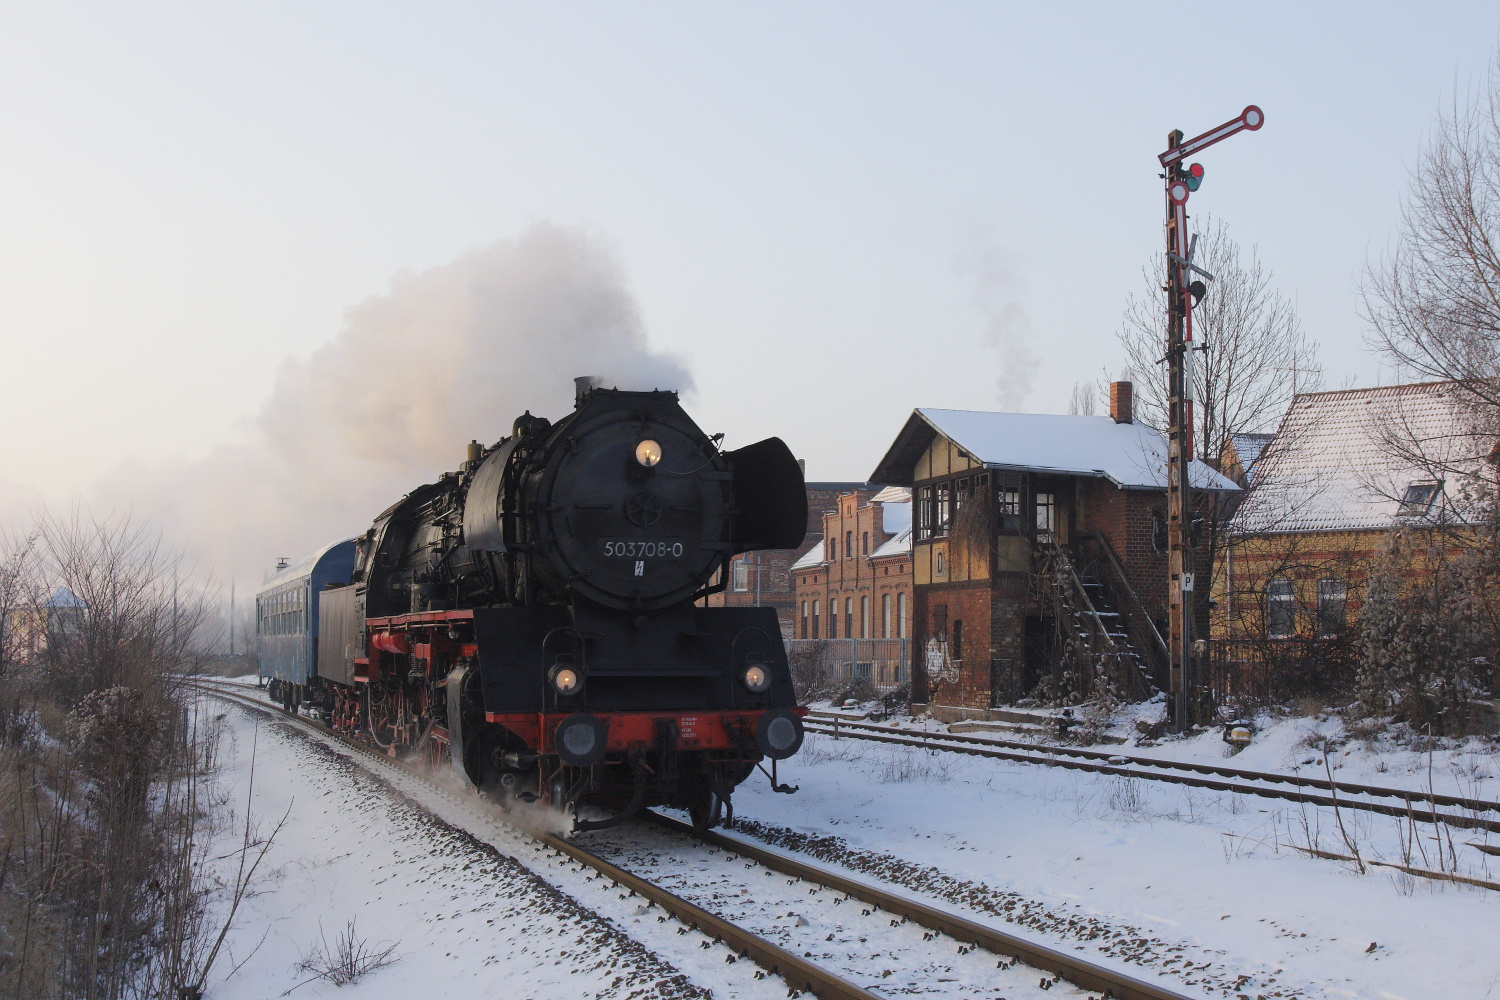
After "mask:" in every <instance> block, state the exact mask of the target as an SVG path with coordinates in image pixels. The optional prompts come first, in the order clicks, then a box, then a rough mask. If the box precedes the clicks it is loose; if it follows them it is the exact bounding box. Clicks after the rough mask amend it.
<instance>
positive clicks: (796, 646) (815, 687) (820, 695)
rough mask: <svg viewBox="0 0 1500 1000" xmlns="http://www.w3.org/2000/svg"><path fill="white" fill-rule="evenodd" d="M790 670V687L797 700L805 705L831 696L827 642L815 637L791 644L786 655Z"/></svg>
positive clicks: (831, 686) (831, 679) (831, 681)
mask: <svg viewBox="0 0 1500 1000" xmlns="http://www.w3.org/2000/svg"><path fill="white" fill-rule="evenodd" d="M787 661H788V665H789V666H790V667H791V671H792V689H793V690H794V691H795V692H796V693H797V702H798V704H801V705H806V704H808V703H809V702H814V701H820V700H822V699H824V698H831V697H833V694H834V691H833V678H832V677H831V676H830V673H831V672H830V671H829V669H828V642H827V640H824V639H816V640H813V641H811V642H797V643H793V644H792V650H791V653H790V654H789V655H788V657H787Z"/></svg>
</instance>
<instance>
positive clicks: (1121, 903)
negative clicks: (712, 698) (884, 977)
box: [736, 736, 1500, 1000]
mask: <svg viewBox="0 0 1500 1000" xmlns="http://www.w3.org/2000/svg"><path fill="white" fill-rule="evenodd" d="M1221 745H1222V744H1221ZM784 775H787V776H789V777H787V778H784V780H791V781H793V782H794V783H797V784H799V785H800V786H801V791H800V792H799V793H798V794H796V795H792V796H787V795H778V794H774V793H773V792H772V791H771V790H770V788H769V787H768V786H767V783H766V782H765V781H764V780H760V781H752V782H748V783H747V784H746V785H745V786H743V787H742V789H741V791H740V792H739V793H738V794H737V795H736V807H737V810H738V813H739V815H740V816H741V817H744V818H745V819H747V820H751V821H753V822H748V823H744V824H742V825H741V827H740V829H741V831H742V832H744V833H746V834H749V835H753V836H756V837H757V838H758V839H763V840H766V841H769V842H771V843H773V844H780V845H783V846H789V847H792V848H795V849H799V850H804V851H809V852H811V853H812V854H814V856H817V857H822V858H824V859H827V860H840V859H842V860H843V861H844V862H845V863H846V864H847V865H848V866H849V867H851V868H852V869H853V870H855V871H864V872H867V873H879V874H880V875H881V876H882V877H885V878H888V879H893V880H895V881H898V882H901V883H902V884H906V885H908V886H909V887H913V888H915V889H918V890H919V891H923V892H926V893H929V894H932V896H933V898H947V899H950V900H968V901H970V902H971V903H973V904H975V905H976V912H977V913H979V914H981V915H985V914H986V911H988V916H989V919H991V920H994V919H1005V918H1007V917H1008V918H1010V919H1011V920H1012V921H1013V923H1012V924H1011V925H1010V929H1012V930H1022V931H1025V930H1028V929H1030V930H1033V931H1034V932H1036V933H1039V934H1043V935H1047V936H1050V937H1051V939H1052V940H1054V941H1055V940H1058V939H1059V937H1060V938H1061V939H1063V940H1065V941H1068V942H1070V943H1073V944H1076V945H1078V946H1081V947H1082V948H1083V950H1084V951H1085V952H1094V953H1095V954H1094V955H1092V956H1090V957H1094V958H1096V959H1097V960H1098V961H1100V962H1101V963H1104V964H1109V963H1110V962H1111V961H1124V962H1126V964H1125V965H1124V966H1122V967H1124V968H1132V969H1134V971H1135V974H1137V975H1141V974H1142V973H1148V972H1152V971H1156V970H1159V969H1167V970H1173V971H1174V976H1173V978H1174V979H1175V980H1176V982H1175V984H1174V985H1175V987H1176V988H1178V989H1182V990H1184V991H1187V992H1191V991H1192V990H1194V989H1197V990H1200V991H1202V992H1203V993H1204V994H1205V995H1210V996H1226V997H1235V996H1241V995H1243V996H1247V997H1257V996H1266V997H1273V996H1317V997H1370V998H1391V997H1406V998H1412V1000H1415V998H1418V997H1434V996H1444V997H1475V998H1478V997H1484V996H1487V995H1496V996H1500V993H1495V994H1491V992H1490V991H1491V989H1492V988H1497V989H1500V987H1497V983H1500V950H1497V949H1496V948H1495V946H1494V939H1495V931H1496V930H1497V929H1500V893H1496V892H1493V891H1488V890H1483V889H1477V888H1472V887H1465V886H1461V885H1455V884H1452V883H1444V882H1433V881H1430V880H1426V879H1413V878H1411V877H1410V876H1405V875H1401V874H1393V873H1392V872H1391V871H1390V870H1389V869H1378V868H1372V869H1368V872H1369V873H1368V874H1365V875H1360V874H1358V873H1357V872H1355V871H1352V870H1351V869H1350V866H1347V865H1343V864H1340V863H1338V862H1332V861H1327V860H1321V859H1316V858H1310V857H1308V856H1306V855H1305V854H1303V853H1300V852H1298V851H1297V850H1295V849H1293V848H1292V847H1290V846H1288V845H1299V846H1319V845H1321V846H1322V847H1323V848H1324V849H1328V850H1335V851H1338V852H1339V853H1344V839H1343V837H1342V836H1341V835H1340V833H1339V831H1338V827H1337V822H1336V818H1335V817H1334V816H1333V814H1332V813H1331V811H1329V810H1317V809H1313V808H1309V809H1306V810H1304V809H1302V808H1301V807H1299V806H1295V805H1285V804H1277V803H1275V802H1273V801H1270V800H1259V799H1252V800H1249V801H1247V800H1246V799H1245V798H1243V797H1238V796H1232V795H1228V794H1220V793H1213V792H1205V791H1202V790H1197V789H1191V788H1184V787H1182V786H1177V785H1168V784H1163V783H1159V782H1149V781H1141V780H1135V779H1121V778H1115V777H1109V776H1101V775H1093V774H1087V773H1079V772H1074V771H1065V770H1061V769H1055V768H1046V767H1037V766H1035V765H1025V764H1014V763H1009V762H1005V761H997V760H981V759H975V758H970V757H964V756H960V755H956V754H949V753H942V752H938V753H929V752H925V751H921V750H914V749H911V748H906V747H893V746H888V745H884V744H877V743H870V742H865V741H859V740H853V739H848V738H844V739H837V740H836V739H834V738H832V737H826V736H810V737H809V738H808V741H807V743H806V744H805V745H804V748H803V751H802V754H801V755H800V756H799V757H798V758H797V760H796V762H795V766H794V767H788V768H786V769H785V771H784ZM1342 819H1343V821H1344V824H1345V828H1346V830H1347V831H1348V833H1349V836H1350V838H1351V839H1352V840H1353V841H1354V842H1355V843H1356V844H1357V845H1358V846H1359V847H1360V849H1361V852H1362V854H1364V856H1366V857H1370V856H1372V855H1373V856H1380V855H1384V856H1387V857H1389V856H1393V855H1394V856H1399V854H1400V851H1401V848H1400V846H1399V845H1400V843H1401V842H1402V841H1403V840H1404V836H1403V834H1402V832H1401V831H1399V825H1398V824H1397V822H1396V821H1395V820H1394V819H1390V818H1386V817H1372V816H1370V815H1369V814H1352V813H1350V812H1347V811H1346V812H1344V814H1343V816H1342ZM1416 836H1417V837H1418V838H1419V840H1420V842H1421V843H1422V847H1423V849H1424V850H1425V851H1426V852H1428V853H1429V854H1435V853H1436V850H1437V844H1436V843H1435V842H1434V841H1432V840H1431V839H1430V838H1431V837H1432V836H1433V831H1432V829H1431V828H1430V827H1428V828H1425V829H1423V828H1420V827H1419V828H1418V830H1417V831H1416ZM1457 843H1458V848H1457V849H1458V851H1459V852H1463V853H1460V858H1461V859H1462V860H1464V861H1465V862H1466V864H1467V865H1468V866H1469V867H1470V868H1471V869H1475V870H1479V871H1487V869H1485V867H1484V861H1485V856H1484V855H1482V854H1480V853H1479V852H1477V851H1475V850H1473V849H1472V848H1467V847H1464V846H1462V841H1461V840H1459V841H1457ZM1414 850H1415V848H1414ZM1420 862H1421V858H1420V856H1418V857H1417V863H1419V864H1420ZM1372 946H1373V947H1372ZM1205 963H1206V966H1205ZM1189 965H1191V966H1193V968H1192V970H1191V971H1190V972H1187V973H1182V972H1181V971H1180V970H1182V969H1184V968H1185V967H1187V966H1189ZM1241 977H1245V978H1243V979H1242V978H1241Z"/></svg>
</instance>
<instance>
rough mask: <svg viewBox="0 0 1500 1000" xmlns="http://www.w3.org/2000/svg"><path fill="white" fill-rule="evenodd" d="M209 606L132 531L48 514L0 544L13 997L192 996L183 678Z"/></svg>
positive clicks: (201, 782)
mask: <svg viewBox="0 0 1500 1000" xmlns="http://www.w3.org/2000/svg"><path fill="white" fill-rule="evenodd" d="M205 606H206V602H205V601H204V599H203V594H202V590H201V588H199V587H194V586H190V585H187V584H186V583H185V581H183V580H182V579H181V573H180V568H179V567H178V565H177V562H176V559H175V557H174V556H173V555H172V554H171V553H168V552H166V551H164V550H163V549H162V547H161V546H160V543H159V540H158V539H157V538H156V536H155V535H153V533H152V532H151V531H149V530H148V529H147V528H146V527H145V526H143V525H139V524H134V523H132V522H130V521H128V520H121V519H115V520H104V521H96V520H93V519H90V518H87V517H85V516H84V515H82V514H81V513H75V514H73V515H72V516H71V517H70V518H66V519H64V518H53V517H43V518H42V519H41V520H40V522H39V524H38V527H37V528H36V530H35V531H33V532H31V533H29V534H27V535H25V536H21V537H19V538H12V539H8V540H0V612H3V613H4V614H3V617H0V636H3V638H4V642H3V644H0V649H3V653H4V661H3V662H4V672H3V675H0V844H3V847H0V928H3V933H0V944H3V948H4V951H5V953H6V954H7V956H8V962H7V963H6V967H5V969H4V972H5V978H6V979H7V981H8V985H9V987H10V995H12V996H14V997H16V998H17V1000H31V998H37V1000H42V998H53V997H62V996H66V997H69V998H81V1000H95V998H101V1000H102V998H110V1000H114V998H121V997H158V996H160V997H171V998H173V1000H179V998H191V997H196V996H198V995H201V992H202V989H203V983H204V980H205V977H206V976H207V973H208V970H209V965H210V964H211V963H205V962H204V961H203V959H204V958H205V956H206V950H205V949H204V948H202V947H200V946H199V942H201V941H202V940H203V939H204V937H205V936H206V935H207V934H208V933H209V932H210V930H211V928H210V927H209V925H208V920H207V914H208V912H209V907H210V904H211V902H212V900H213V898H214V893H215V891H216V888H215V886H214V884H213V882H212V880H211V879H210V878H209V873H208V871H207V870H206V867H205V865H206V861H207V859H206V858H205V856H204V855H205V845H206V843H207V842H208V839H209V833H210V832H211V826H212V824H213V822H214V816H215V807H216V805H217V804H218V803H219V800H218V798H217V794H216V792H215V790H214V772H215V762H216V754H215V753H214V749H213V747H214V739H215V736H216V733H215V732H214V731H213V730H212V729H208V730H205V729H202V728H200V727H199V725H198V720H197V718H196V717H195V715H194V714H193V713H192V712H191V711H190V707H191V703H190V701H189V699H187V698H186V696H185V693H184V692H183V691H182V689H181V688H180V687H179V686H178V682H177V675H178V672H179V671H181V670H182V669H183V668H184V666H185V665H187V664H190V663H191V662H192V661H193V660H194V659H195V658H196V657H197V656H198V655H199V653H198V645H197V643H198V642H199V640H200V639H201V638H202V637H201V635H200V634H199V633H200V627H199V626H200V625H201V623H202V622H203V621H204V618H203V614H202V611H203V608H204V607H205ZM215 929H216V928H215Z"/></svg>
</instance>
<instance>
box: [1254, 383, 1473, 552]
mask: <svg viewBox="0 0 1500 1000" xmlns="http://www.w3.org/2000/svg"><path fill="white" fill-rule="evenodd" d="M1493 444H1494V435H1493V434H1484V433H1481V432H1479V431H1478V430H1477V429H1476V428H1475V426H1474V423H1473V421H1472V419H1471V418H1470V415H1469V412H1468V410H1467V408H1466V407H1465V405H1464V402H1463V400H1461V399H1460V398H1459V397H1458V395H1457V394H1456V393H1455V392H1454V391H1453V384H1452V383H1450V382H1426V383H1421V384H1416V385H1395V386H1382V387H1378V388H1374V389H1345V390H1342V391H1338V392H1312V393H1303V394H1301V395H1298V396H1297V397H1295V398H1294V399H1293V400H1292V405H1291V406H1290V407H1289V408H1288V409H1287V412H1286V415H1285V416H1284V417H1282V420H1281V426H1280V427H1279V428H1278V429H1277V431H1276V436H1275V439H1274V441H1273V443H1272V444H1271V445H1270V446H1269V447H1268V448H1267V449H1265V450H1264V451H1263V452H1262V453H1261V455H1260V464H1259V466H1258V468H1257V469H1256V472H1255V476H1256V480H1257V483H1258V486H1257V488H1256V490H1255V491H1254V492H1252V493H1251V494H1250V495H1249V496H1248V497H1246V499H1245V502H1244V504H1243V505H1242V506H1241V507H1240V509H1239V511H1237V512H1236V514H1235V516H1234V522H1233V525H1232V530H1233V531H1235V532H1238V533H1251V532H1283V531H1331V530H1348V529H1357V528H1384V527H1389V526H1390V525H1391V523H1392V522H1393V521H1394V519H1395V518H1396V517H1397V516H1399V515H1401V514H1402V513H1403V511H1402V498H1403V497H1405V495H1406V491H1407V489H1408V488H1409V487H1411V486H1413V485H1420V484H1423V483H1442V487H1443V488H1442V490H1441V496H1439V497H1437V498H1435V500H1434V502H1433V504H1432V506H1431V508H1430V510H1429V509H1428V508H1427V506H1426V504H1425V503H1424V504H1423V507H1422V509H1420V510H1412V509H1408V510H1407V511H1406V512H1405V513H1416V514H1427V513H1431V514H1436V515H1440V516H1443V517H1447V518H1456V519H1458V520H1460V521H1464V520H1470V519H1472V518H1473V517H1474V516H1475V515H1474V506H1475V505H1474V500H1473V498H1472V497H1469V496H1466V494H1467V492H1468V491H1469V490H1470V489H1472V488H1473V487H1474V486H1475V485H1477V484H1478V482H1479V478H1478V477H1480V476H1481V474H1482V473H1483V470H1484V456H1485V455H1486V454H1487V453H1488V452H1489V449H1490V447H1491V445H1493ZM1415 453H1420V455H1421V456H1422V457H1416V455H1415Z"/></svg>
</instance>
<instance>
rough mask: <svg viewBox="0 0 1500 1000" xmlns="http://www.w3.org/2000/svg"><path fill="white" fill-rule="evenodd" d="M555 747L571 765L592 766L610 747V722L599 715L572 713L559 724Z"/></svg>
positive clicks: (554, 738)
mask: <svg viewBox="0 0 1500 1000" xmlns="http://www.w3.org/2000/svg"><path fill="white" fill-rule="evenodd" d="M553 748H554V749H555V750H556V752H557V756H558V757H559V758H560V759H561V760H562V762H563V763H564V764H567V765H569V766H570V767H592V766H593V765H595V764H597V763H599V762H600V761H601V760H603V759H604V752H605V751H606V750H607V749H608V748H609V723H607V722H605V721H604V720H603V719H601V718H599V717H598V716H597V715H585V714H584V713H582V712H579V713H577V714H575V715H570V716H568V717H567V718H566V719H564V720H562V721H561V722H559V723H558V724H557V731H556V732H555V733H554V734H553Z"/></svg>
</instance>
